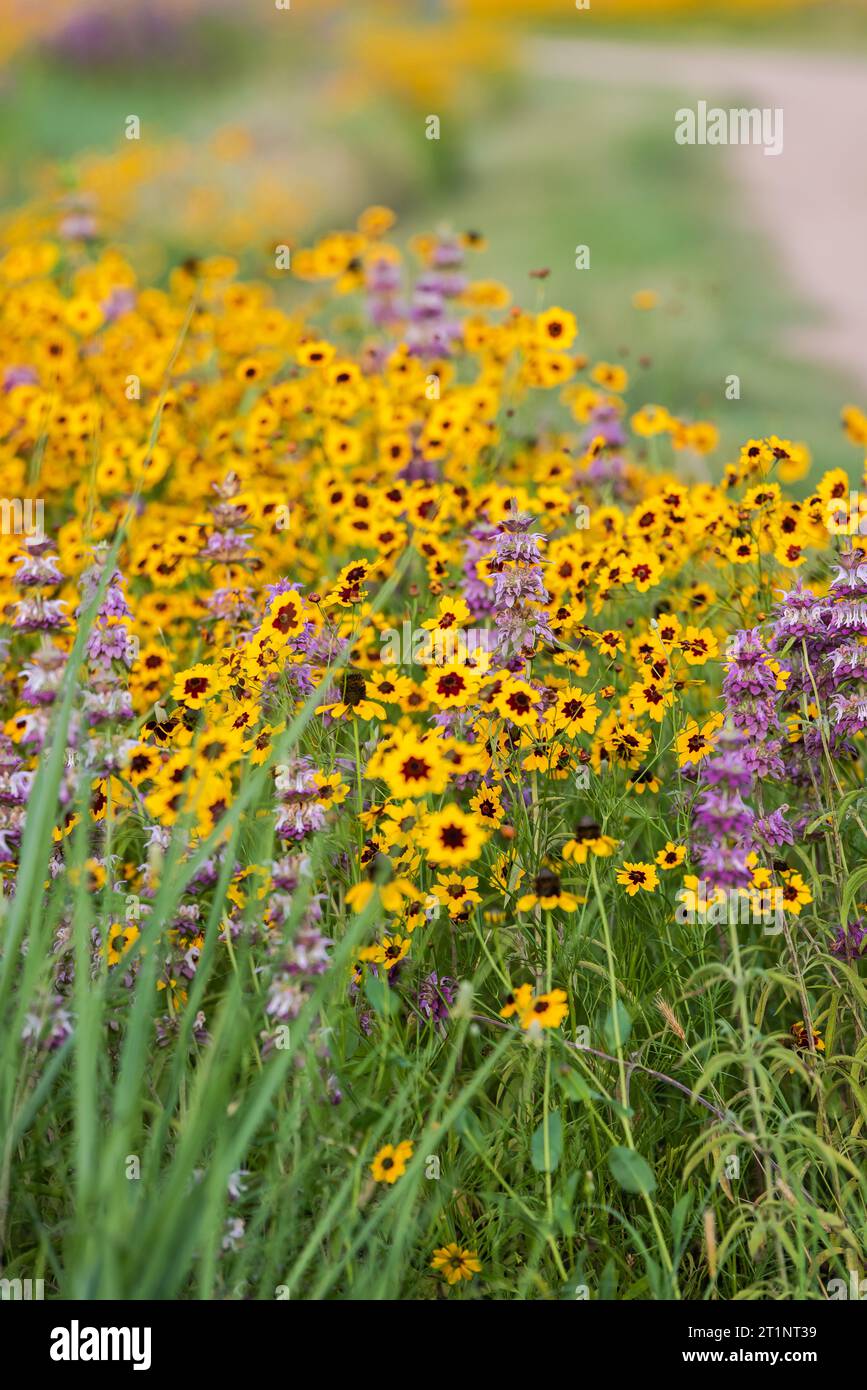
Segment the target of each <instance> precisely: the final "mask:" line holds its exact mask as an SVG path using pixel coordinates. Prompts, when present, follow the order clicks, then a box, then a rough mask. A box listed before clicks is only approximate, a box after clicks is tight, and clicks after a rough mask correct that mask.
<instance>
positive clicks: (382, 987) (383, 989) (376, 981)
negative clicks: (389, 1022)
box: [364, 973, 397, 1017]
mask: <svg viewBox="0 0 867 1390" xmlns="http://www.w3.org/2000/svg"><path fill="white" fill-rule="evenodd" d="M364 993H365V994H366V995H367V1000H368V1003H369V1004H370V1006H371V1008H372V1009H375V1011H376V1012H377V1013H378V1014H384V1015H385V1016H386V1017H387V1016H388V1015H389V1014H393V1013H394V1012H395V1010H396V1008H397V998H396V996H395V994H394V991H393V990H392V989H390V988H389V986H388V984H387V983H386V981H385V980H382V979H380V977H379V976H378V975H371V974H370V973H368V974H367V976H366V978H365V981H364Z"/></svg>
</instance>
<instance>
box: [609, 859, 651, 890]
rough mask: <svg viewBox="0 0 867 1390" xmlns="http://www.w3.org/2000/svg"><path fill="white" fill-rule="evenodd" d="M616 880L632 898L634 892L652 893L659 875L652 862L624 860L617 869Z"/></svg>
mask: <svg viewBox="0 0 867 1390" xmlns="http://www.w3.org/2000/svg"><path fill="white" fill-rule="evenodd" d="M617 882H618V883H619V884H621V885H622V886H623V887H624V888H625V889H626V891H627V893H628V894H629V896H630V898H634V897H635V895H636V893H641V892H644V893H652V892H653V891H654V889H655V888H656V887H657V886H658V884H659V877H658V875H657V872H656V869H655V868H654V866H653V864H642V863H637V862H636V863H630V862H629V861H628V860H624V861H623V864H622V866H621V868H619V869H618V870H617Z"/></svg>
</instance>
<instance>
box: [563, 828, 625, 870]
mask: <svg viewBox="0 0 867 1390" xmlns="http://www.w3.org/2000/svg"><path fill="white" fill-rule="evenodd" d="M616 848H617V841H616V840H615V839H614V837H613V836H612V835H603V834H602V829H601V827H600V826H599V825H598V824H597V823H596V821H592V820H582V821H579V822H578V824H577V825H576V826H575V829H574V831H573V833H572V835H571V837H570V838H569V839H568V840H567V841H566V843H565V845H564V846H563V849H562V851H561V853H562V855H563V858H564V860H565V861H566V863H567V864H569V863H572V864H586V863H587V856H588V855H589V854H595V855H596V856H597V857H598V858H600V859H607V858H608V856H609V855H612V854H613V853H614V851H615V849H616Z"/></svg>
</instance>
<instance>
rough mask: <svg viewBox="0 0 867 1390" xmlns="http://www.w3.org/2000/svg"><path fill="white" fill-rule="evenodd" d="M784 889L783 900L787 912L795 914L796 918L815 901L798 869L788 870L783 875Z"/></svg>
mask: <svg viewBox="0 0 867 1390" xmlns="http://www.w3.org/2000/svg"><path fill="white" fill-rule="evenodd" d="M782 879H783V888H782V900H783V907H784V908H785V910H786V912H791V913H793V914H794V915H795V916H796V917H799V916H800V915H801V908H802V907H806V906H807V904H808V903H811V902H812V901H813V894H812V893H811V892H810V889H809V888H808V886H807V884H806V883H805V882H804V880H803V878H802V876H801V875H800V874H799V873H798V871H797V870H796V869H787V870H785V871H784V872H783V874H782Z"/></svg>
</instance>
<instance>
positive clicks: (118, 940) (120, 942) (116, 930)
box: [105, 922, 140, 965]
mask: <svg viewBox="0 0 867 1390" xmlns="http://www.w3.org/2000/svg"><path fill="white" fill-rule="evenodd" d="M139 936H140V932H139V929H138V927H137V926H136V925H135V924H134V923H131V922H130V923H125V924H121V923H119V922H113V923H112V925H111V926H110V927H109V929H108V939H107V941H106V945H105V955H106V957H107V959H108V963H109V965H117V964H118V962H119V961H120V960H121V959H122V958H123V957H124V956H125V955H126V954H127V953H128V952H129V951H130V950H132V947H133V946H134V945H135V943H136V941H138V938H139Z"/></svg>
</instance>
